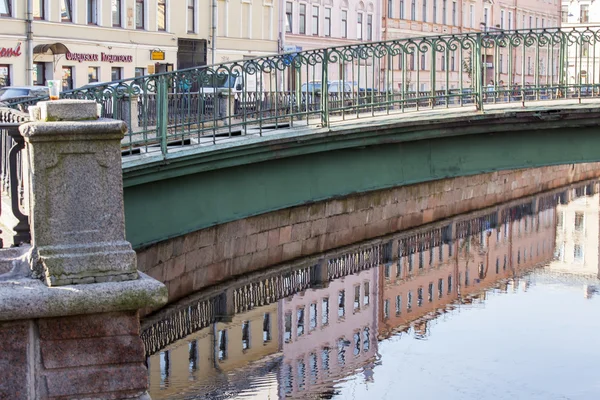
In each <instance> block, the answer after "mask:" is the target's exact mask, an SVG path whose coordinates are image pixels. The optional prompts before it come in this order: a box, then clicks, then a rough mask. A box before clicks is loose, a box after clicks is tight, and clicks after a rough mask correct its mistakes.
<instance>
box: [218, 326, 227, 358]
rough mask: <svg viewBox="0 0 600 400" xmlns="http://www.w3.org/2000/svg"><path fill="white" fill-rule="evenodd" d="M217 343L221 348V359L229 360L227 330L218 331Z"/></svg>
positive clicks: (219, 355)
mask: <svg viewBox="0 0 600 400" xmlns="http://www.w3.org/2000/svg"><path fill="white" fill-rule="evenodd" d="M217 338H218V339H217V345H218V348H219V354H218V357H219V361H223V360H227V330H225V329H223V330H221V331H219V332H217Z"/></svg>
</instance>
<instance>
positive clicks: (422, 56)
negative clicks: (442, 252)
mask: <svg viewBox="0 0 600 400" xmlns="http://www.w3.org/2000/svg"><path fill="white" fill-rule="evenodd" d="M421 71H425V54H421ZM419 256H420V258H419V268H422V267H421V261H422V260H423V252H421V253H420V254H419ZM429 260H430V262H431V257H430V258H429ZM430 265H431V264H430Z"/></svg>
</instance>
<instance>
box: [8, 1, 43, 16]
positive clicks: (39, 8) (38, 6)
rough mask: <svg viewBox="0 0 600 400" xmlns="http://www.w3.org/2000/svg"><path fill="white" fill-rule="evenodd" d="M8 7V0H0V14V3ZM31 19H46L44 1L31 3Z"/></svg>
mask: <svg viewBox="0 0 600 400" xmlns="http://www.w3.org/2000/svg"><path fill="white" fill-rule="evenodd" d="M3 1H4V2H5V4H9V5H10V0H0V14H2V2H3ZM33 18H34V19H46V0H35V1H34V2H33Z"/></svg>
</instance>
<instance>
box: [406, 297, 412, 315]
mask: <svg viewBox="0 0 600 400" xmlns="http://www.w3.org/2000/svg"><path fill="white" fill-rule="evenodd" d="M411 309H412V292H408V294H407V295H406V310H407V311H410V310H411Z"/></svg>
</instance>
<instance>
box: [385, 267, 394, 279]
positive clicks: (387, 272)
mask: <svg viewBox="0 0 600 400" xmlns="http://www.w3.org/2000/svg"><path fill="white" fill-rule="evenodd" d="M391 270H392V266H391V265H390V264H386V265H385V267H384V268H383V275H384V276H385V279H390V274H391Z"/></svg>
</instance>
